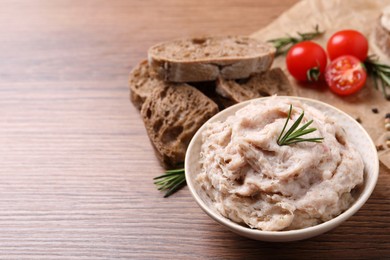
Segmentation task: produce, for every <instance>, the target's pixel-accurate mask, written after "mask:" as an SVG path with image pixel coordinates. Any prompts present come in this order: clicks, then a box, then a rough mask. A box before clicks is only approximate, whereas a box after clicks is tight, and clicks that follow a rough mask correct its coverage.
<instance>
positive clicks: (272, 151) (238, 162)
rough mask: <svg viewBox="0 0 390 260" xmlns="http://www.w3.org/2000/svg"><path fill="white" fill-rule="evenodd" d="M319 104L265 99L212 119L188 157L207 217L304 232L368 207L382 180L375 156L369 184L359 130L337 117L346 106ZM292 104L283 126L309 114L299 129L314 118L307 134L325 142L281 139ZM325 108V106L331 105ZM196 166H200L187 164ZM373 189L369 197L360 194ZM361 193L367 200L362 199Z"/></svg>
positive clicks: (189, 179)
mask: <svg viewBox="0 0 390 260" xmlns="http://www.w3.org/2000/svg"><path fill="white" fill-rule="evenodd" d="M312 102H313V103H314V104H315V106H312V105H311V103H312ZM321 104H323V103H321V102H318V101H310V100H305V99H300V98H287V97H270V98H262V99H258V100H254V101H250V102H246V104H239V105H240V106H239V108H236V109H232V111H234V112H231V113H230V114H228V113H226V114H225V115H224V116H222V117H220V118H218V115H217V116H216V118H212V119H211V120H210V121H209V122H207V123H206V124H205V125H204V126H203V127H202V128H201V129H200V130H199V132H198V133H197V134H196V136H195V137H194V139H195V140H193V141H192V142H191V144H190V148H189V151H190V154H188V152H187V157H189V158H186V178H187V183H188V184H189V187H190V190H191V191H192V192H193V195H195V198H196V199H197V201H198V200H200V201H198V204H200V205H201V207H202V208H203V209H205V208H207V209H208V210H209V212H207V211H206V212H207V213H208V214H209V213H210V214H216V215H218V216H217V217H215V216H214V217H213V216H212V217H213V218H214V219H216V220H217V221H219V220H221V219H225V220H228V222H229V223H230V225H231V226H230V229H232V230H233V231H235V230H234V228H232V227H233V226H240V228H244V227H247V229H248V230H249V229H250V230H252V231H255V232H256V231H264V232H270V231H271V233H286V232H292V231H297V230H305V229H307V228H308V227H313V226H318V225H319V224H321V223H323V224H324V223H326V222H328V221H330V220H332V219H334V218H336V217H337V216H339V215H340V214H341V215H343V214H342V213H343V212H345V211H346V210H348V209H349V208H351V207H352V205H356V204H358V206H359V205H360V204H361V205H363V204H364V202H365V200H366V199H367V198H368V196H369V195H370V194H371V192H372V189H373V187H374V186H375V183H376V179H377V174H378V173H377V171H378V170H377V169H376V168H375V163H376V164H377V163H378V162H377V157H376V161H375V158H374V161H373V164H374V169H373V170H374V173H372V174H371V171H372V170H371V167H368V168H369V171H370V175H369V185H368V186H369V187H368V186H367V185H365V182H366V180H365V178H366V174H365V164H367V162H364V158H363V157H362V154H361V152H359V149H358V145H359V143H356V142H355V143H354V142H353V141H352V140H355V138H356V134H359V133H356V132H353V133H351V132H348V131H350V130H349V129H347V130H348V131H346V129H344V128H343V126H342V125H343V124H344V125H345V123H346V122H345V121H343V123H342V124H340V122H339V121H340V118H337V116H336V117H333V116H334V115H335V114H336V115H337V113H342V112H341V111H339V110H336V111H337V112H334V111H331V113H329V111H322V109H319V108H321V107H322V105H321ZM290 106H292V111H291V115H290V118H289V122H288V124H287V126H286V127H285V129H286V130H288V129H289V128H290V127H291V126H292V125H293V123H294V122H295V121H296V120H297V119H298V117H299V116H300V115H301V114H302V112H303V111H304V117H303V118H302V121H301V123H300V125H299V127H298V128H300V127H301V126H302V125H304V124H305V123H307V122H308V121H310V120H312V121H313V122H312V123H311V125H310V127H311V128H316V129H317V130H316V131H314V132H311V133H309V134H307V135H305V136H304V138H323V139H322V142H318V143H317V142H298V143H294V144H289V145H279V144H278V138H279V137H280V134H281V132H282V130H283V128H284V125H285V123H286V119H287V116H288V113H289V108H290ZM327 106H328V105H326V108H327V109H325V110H329V109H330V108H329V107H330V106H329V107H327ZM343 116H344V117H345V116H346V117H347V119H348V120H353V119H352V118H350V117H348V116H347V115H345V114H343ZM353 121H354V120H353ZM354 123H356V122H354ZM356 124H357V123H356ZM356 127H360V128H359V130H360V131H363V133H360V134H362V135H363V136H364V138H366V139H365V140H366V148H367V146H370V149H371V148H372V147H374V146H373V144H372V141H371V140H370V139H368V140H367V137H368V135H367V133H366V132H365V131H364V129H363V128H362V127H361V126H359V125H357V126H356ZM346 128H348V127H346ZM368 138H369V137H368ZM193 142H195V143H196V144H195V143H193ZM192 146H196V149H193V147H192ZM359 148H360V149H361V148H362V147H359ZM374 149H375V147H374ZM366 150H367V149H366ZM370 151H371V150H370ZM194 152H195V153H197V155H195V156H194ZM375 155H376V151H375ZM370 156H371V157H372V156H373V155H370ZM191 157H195V158H196V159H197V162H194V161H191ZM374 157H375V156H374ZM191 163H192V164H196V165H193V166H190V165H187V164H191ZM371 164H372V163H371ZM195 168H196V169H195ZM366 168H367V167H366ZM366 171H367V169H366ZM375 171H376V173H375ZM375 176H376V177H375ZM367 188H368V192H369V194H368V196H367V194H365V196H362V192H364V191H365V190H367ZM366 192H367V191H366ZM194 193H195V194H194ZM362 197H364V198H363V199H364V201H360V202H359V203H356V202H357V200H359V199H360V200H361V199H362ZM361 205H360V206H361ZM360 206H359V207H360ZM355 207H356V206H355ZM357 209H358V208H357ZM357 209H354V211H357ZM350 213H351V212H350ZM210 214H209V215H210ZM352 214H353V213H352ZM352 214H351V215H352ZM344 220H345V219H344ZM219 222H220V221H219ZM232 223H235V224H236V225H235V224H232ZM319 226H321V225H319ZM275 231H278V232H275ZM323 232H325V231H323ZM238 233H239V232H238ZM317 233H321V232H317ZM244 235H245V234H244ZM247 236H249V237H252V238H256V237H255V236H254V235H253V234H252V235H247ZM302 238H305V236H300V238H299V239H302ZM263 240H268V239H263ZM271 240H272V239H271ZM286 240H294V239H286ZM272 241H274V240H272ZM275 241H283V239H276V240H275Z"/></svg>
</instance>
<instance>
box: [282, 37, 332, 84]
mask: <svg viewBox="0 0 390 260" xmlns="http://www.w3.org/2000/svg"><path fill="white" fill-rule="evenodd" d="M326 63H327V57H326V52H325V50H324V49H323V48H322V47H321V46H320V45H318V44H317V43H314V42H311V41H304V42H300V43H297V44H295V45H294V46H293V47H292V48H291V49H290V50H289V51H288V53H287V56H286V64H287V69H288V71H289V72H290V74H291V75H292V76H293V77H294V78H295V79H297V80H299V81H317V80H318V78H320V77H321V76H322V75H323V74H324V72H325V69H326Z"/></svg>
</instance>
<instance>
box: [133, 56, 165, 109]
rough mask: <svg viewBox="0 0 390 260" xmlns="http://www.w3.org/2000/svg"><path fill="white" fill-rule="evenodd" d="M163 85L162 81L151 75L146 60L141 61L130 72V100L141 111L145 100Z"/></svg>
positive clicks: (151, 72)
mask: <svg viewBox="0 0 390 260" xmlns="http://www.w3.org/2000/svg"><path fill="white" fill-rule="evenodd" d="M161 85H163V82H162V80H160V79H158V78H156V75H153V71H151V70H150V67H149V64H148V61H147V60H143V61H141V62H140V63H139V64H138V65H137V66H136V67H135V68H134V69H133V70H132V71H131V72H130V77H129V86H130V100H131V102H133V104H134V106H135V107H136V108H138V110H140V109H141V106H142V104H143V103H144V102H145V99H146V98H147V97H148V96H149V95H150V93H151V92H152V90H153V89H154V88H155V87H158V86H161Z"/></svg>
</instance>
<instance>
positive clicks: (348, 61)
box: [325, 55, 367, 96]
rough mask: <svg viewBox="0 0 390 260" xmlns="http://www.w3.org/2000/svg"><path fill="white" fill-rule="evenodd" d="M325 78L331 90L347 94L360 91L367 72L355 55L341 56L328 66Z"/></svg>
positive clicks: (343, 94)
mask: <svg viewBox="0 0 390 260" xmlns="http://www.w3.org/2000/svg"><path fill="white" fill-rule="evenodd" d="M325 79H326V82H327V83H328V86H329V88H330V90H331V91H333V92H334V93H336V94H338V95H341V96H346V95H350V94H353V93H355V92H357V91H359V90H360V89H361V88H362V87H363V86H364V83H365V82H366V79H367V72H366V70H365V69H364V67H363V64H362V62H361V61H360V60H359V59H357V58H355V57H354V56H350V55H346V56H341V57H338V58H337V59H335V60H334V61H332V62H331V63H330V64H329V66H328V67H327V68H326V73H325Z"/></svg>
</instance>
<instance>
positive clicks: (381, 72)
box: [364, 55, 390, 100]
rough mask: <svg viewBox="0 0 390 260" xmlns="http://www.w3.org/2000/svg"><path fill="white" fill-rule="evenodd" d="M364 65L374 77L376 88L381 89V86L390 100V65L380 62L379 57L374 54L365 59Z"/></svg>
mask: <svg viewBox="0 0 390 260" xmlns="http://www.w3.org/2000/svg"><path fill="white" fill-rule="evenodd" d="M364 65H365V66H366V69H367V72H368V74H370V75H371V76H372V77H373V81H374V86H375V88H376V89H379V86H380V88H381V91H382V93H383V96H384V97H385V98H386V99H387V100H390V93H389V94H388V93H387V90H389V88H390V66H388V65H385V64H381V63H379V61H378V57H376V56H373V55H371V56H369V57H368V58H367V59H366V60H365V61H364Z"/></svg>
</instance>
